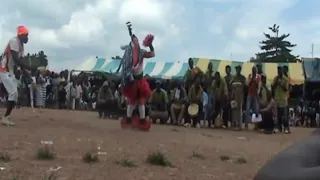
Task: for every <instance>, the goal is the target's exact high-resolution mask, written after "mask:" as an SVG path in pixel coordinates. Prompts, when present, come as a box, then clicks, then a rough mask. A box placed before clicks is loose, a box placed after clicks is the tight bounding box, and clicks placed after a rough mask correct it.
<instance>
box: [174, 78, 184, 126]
mask: <svg viewBox="0 0 320 180" xmlns="http://www.w3.org/2000/svg"><path fill="white" fill-rule="evenodd" d="M170 101H171V106H170V111H171V120H172V123H173V124H174V125H178V124H182V119H183V118H184V114H185V110H186V103H187V101H188V95H187V91H186V89H185V88H184V87H183V82H182V81H178V82H177V83H176V87H175V88H174V89H173V91H172V93H171V96H170ZM177 115H178V116H177ZM177 117H178V118H177ZM182 125H183V124H182Z"/></svg>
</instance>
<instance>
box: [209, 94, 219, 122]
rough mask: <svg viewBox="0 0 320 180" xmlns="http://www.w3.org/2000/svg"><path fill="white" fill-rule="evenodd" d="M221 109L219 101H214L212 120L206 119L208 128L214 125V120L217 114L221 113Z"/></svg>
mask: <svg viewBox="0 0 320 180" xmlns="http://www.w3.org/2000/svg"><path fill="white" fill-rule="evenodd" d="M221 109H222V103H221V101H219V100H215V102H214V112H213V114H212V118H208V123H209V126H210V125H212V124H213V123H214V121H215V119H216V118H217V117H218V115H219V113H220V112H221ZM212 121H213V123H212Z"/></svg>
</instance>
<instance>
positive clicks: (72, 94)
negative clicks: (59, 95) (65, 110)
mask: <svg viewBox="0 0 320 180" xmlns="http://www.w3.org/2000/svg"><path fill="white" fill-rule="evenodd" d="M76 96H77V85H76V83H72V85H71V87H70V99H69V108H70V109H73V110H74V109H76V102H75V99H76Z"/></svg>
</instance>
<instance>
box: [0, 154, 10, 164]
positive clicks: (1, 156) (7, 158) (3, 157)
mask: <svg viewBox="0 0 320 180" xmlns="http://www.w3.org/2000/svg"><path fill="white" fill-rule="evenodd" d="M0 161H2V162H9V161H11V157H10V155H9V154H8V153H0Z"/></svg>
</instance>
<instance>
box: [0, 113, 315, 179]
mask: <svg viewBox="0 0 320 180" xmlns="http://www.w3.org/2000/svg"><path fill="white" fill-rule="evenodd" d="M12 119H13V120H15V122H16V123H17V125H16V126H15V127H5V126H0V140H1V141H0V142H1V143H0V152H2V153H8V154H9V155H10V157H11V161H9V162H0V167H1V168H0V170H1V171H0V179H1V180H13V179H15V178H16V180H41V179H42V177H43V176H44V175H45V174H47V173H48V171H49V169H50V168H55V167H59V166H60V167H61V169H60V170H58V171H57V172H56V174H57V175H58V179H59V180H169V179H175V180H185V179H189V180H214V179H217V180H233V179H234V180H242V179H243V180H251V179H252V178H253V176H254V175H255V173H256V172H257V171H258V170H259V168H260V167H261V166H262V165H263V164H264V163H265V162H266V161H267V160H268V159H270V158H271V157H272V156H273V155H275V154H276V153H278V152H279V151H281V150H283V149H284V148H286V147H288V146H290V145H291V144H292V143H294V142H296V141H299V140H301V139H303V138H305V137H307V136H309V135H310V133H311V131H312V129H306V128H299V129H292V134H291V135H285V134H276V135H264V134H259V133H256V132H235V131H227V130H213V129H186V128H183V127H173V126H167V125H153V126H152V129H151V131H149V132H140V131H134V130H122V129H121V128H120V123H119V121H117V120H101V119H98V118H97V114H96V113H93V112H78V111H64V110H46V109H41V110H39V109H37V110H36V112H33V111H32V110H31V109H29V108H22V109H17V110H14V115H13V117H12ZM50 140H51V141H53V145H52V146H53V148H54V149H55V152H56V153H57V157H56V159H54V160H51V161H44V160H42V161H41V160H37V159H36V158H35V157H36V153H37V150H38V149H39V148H40V147H42V146H43V145H41V141H50ZM98 148H100V149H99V150H98ZM92 150H95V151H100V153H101V155H99V159H100V161H99V162H97V163H93V164H86V163H84V162H83V161H82V155H83V154H84V153H86V152H88V151H92ZM154 151H160V152H163V153H165V154H166V156H167V157H168V159H169V160H170V161H171V162H172V164H173V167H158V166H152V165H149V164H147V163H146V157H147V155H148V153H149V152H154ZM194 153H195V154H198V156H197V157H195V156H193V154H194ZM199 154H200V155H201V156H202V158H199ZM222 156H224V157H230V160H226V161H222V160H221V158H222ZM240 157H242V158H244V159H245V160H246V161H247V162H246V163H244V164H239V163H237V159H239V158H240ZM123 159H128V160H131V161H134V162H135V163H136V165H137V167H133V168H128V167H123V166H121V165H119V163H116V162H117V161H121V160H123ZM4 168H5V169H4ZM14 177H15V178H14Z"/></svg>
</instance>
